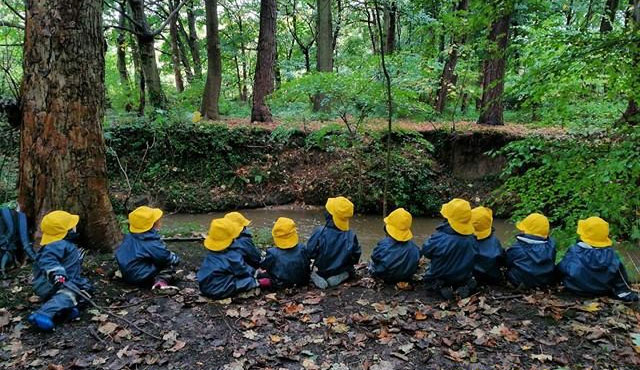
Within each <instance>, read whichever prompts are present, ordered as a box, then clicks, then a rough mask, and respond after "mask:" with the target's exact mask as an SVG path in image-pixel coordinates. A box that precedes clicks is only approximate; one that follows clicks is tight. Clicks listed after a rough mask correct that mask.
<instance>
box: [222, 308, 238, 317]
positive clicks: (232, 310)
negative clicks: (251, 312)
mask: <svg viewBox="0 0 640 370" xmlns="http://www.w3.org/2000/svg"><path fill="white" fill-rule="evenodd" d="M225 315H227V316H229V317H239V316H240V312H238V310H236V309H235V308H230V309H228V310H227V311H226V312H225Z"/></svg>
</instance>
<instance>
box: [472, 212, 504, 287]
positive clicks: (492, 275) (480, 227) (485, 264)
mask: <svg viewBox="0 0 640 370" xmlns="http://www.w3.org/2000/svg"><path fill="white" fill-rule="evenodd" d="M471 223H472V224H473V229H474V233H475V235H476V239H478V254H477V255H476V259H475V265H474V267H473V275H474V276H475V278H476V280H477V281H478V282H481V283H485V284H498V283H500V281H502V271H501V270H500V268H501V267H502V266H503V265H504V249H502V245H501V244H500V240H498V238H497V237H496V236H495V233H494V230H493V227H492V224H493V212H492V211H491V209H489V208H486V207H476V208H474V209H472V210H471Z"/></svg>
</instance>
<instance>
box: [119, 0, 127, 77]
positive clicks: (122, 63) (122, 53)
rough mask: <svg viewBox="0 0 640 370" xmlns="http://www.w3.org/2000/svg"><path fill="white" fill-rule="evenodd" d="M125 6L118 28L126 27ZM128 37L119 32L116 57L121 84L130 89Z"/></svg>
mask: <svg viewBox="0 0 640 370" xmlns="http://www.w3.org/2000/svg"><path fill="white" fill-rule="evenodd" d="M124 11H125V9H124V6H123V5H122V4H121V8H120V12H121V13H120V16H119V17H118V26H120V27H123V28H124V27H125V26H126V18H125V17H124ZM126 40H127V35H126V34H125V31H123V30H118V37H117V38H116V44H117V45H116V47H117V50H116V56H117V65H118V74H119V75H120V84H121V85H122V86H123V87H125V88H128V86H129V74H128V73H127V43H126Z"/></svg>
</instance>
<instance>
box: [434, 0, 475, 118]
mask: <svg viewBox="0 0 640 370" xmlns="http://www.w3.org/2000/svg"><path fill="white" fill-rule="evenodd" d="M468 8H469V0H459V1H458V5H457V7H456V11H457V12H458V14H459V12H461V11H466V10H467V9H468ZM464 39H465V37H464V36H459V37H456V36H455V35H454V36H452V40H451V51H450V52H449V57H448V58H447V61H446V62H445V64H444V69H443V70H442V76H441V77H440V88H439V89H438V96H437V97H436V106H435V108H436V111H438V113H442V112H444V109H445V107H446V106H447V96H448V94H449V91H450V89H452V88H454V87H455V83H456V74H455V72H456V64H458V48H459V47H460V45H462V44H464ZM459 44H460V45H459Z"/></svg>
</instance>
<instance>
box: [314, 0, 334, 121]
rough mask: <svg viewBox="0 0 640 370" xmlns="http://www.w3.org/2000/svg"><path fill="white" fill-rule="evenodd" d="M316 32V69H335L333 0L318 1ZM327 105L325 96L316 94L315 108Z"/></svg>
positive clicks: (321, 70)
mask: <svg viewBox="0 0 640 370" xmlns="http://www.w3.org/2000/svg"><path fill="white" fill-rule="evenodd" d="M316 14H317V16H316V34H317V38H318V41H317V42H316V43H317V46H318V48H317V52H316V69H317V70H318V72H331V71H333V28H332V25H331V0H317V2H316ZM326 107H327V102H325V96H324V95H323V94H316V95H315V96H314V98H313V110H314V111H316V112H317V111H319V110H320V109H324V108H326Z"/></svg>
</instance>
